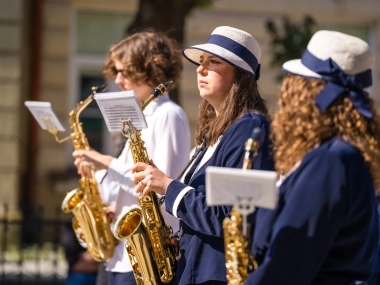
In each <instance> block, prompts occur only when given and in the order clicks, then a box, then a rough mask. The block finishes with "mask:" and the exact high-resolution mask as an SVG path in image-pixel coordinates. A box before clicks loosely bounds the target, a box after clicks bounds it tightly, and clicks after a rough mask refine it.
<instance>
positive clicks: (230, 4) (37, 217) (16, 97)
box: [0, 0, 380, 284]
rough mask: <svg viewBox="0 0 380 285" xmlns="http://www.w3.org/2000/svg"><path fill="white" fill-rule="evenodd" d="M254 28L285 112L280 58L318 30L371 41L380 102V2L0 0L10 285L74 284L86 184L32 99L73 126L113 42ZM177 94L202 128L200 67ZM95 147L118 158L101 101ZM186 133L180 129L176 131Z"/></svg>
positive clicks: (0, 218)
mask: <svg viewBox="0 0 380 285" xmlns="http://www.w3.org/2000/svg"><path fill="white" fill-rule="evenodd" d="M222 25H227V26H233V27H236V28H240V29H243V30H245V31H247V32H249V33H251V34H252V35H253V36H254V37H255V38H256V39H257V40H258V42H259V43H260V45H261V48H262V58H261V65H262V69H261V70H262V72H261V78H260V80H259V86H260V90H261V95H262V97H263V98H264V99H265V100H266V101H268V103H269V105H270V107H271V112H273V111H274V110H275V109H276V103H277V95H278V92H279V86H280V80H281V65H282V63H283V62H284V61H286V60H288V59H293V58H298V57H299V56H300V55H301V54H302V51H303V50H304V48H305V47H306V45H307V42H308V41H309V39H310V37H311V35H312V34H313V33H314V32H315V31H316V30H319V29H329V30H337V31H342V32H345V33H348V34H351V35H354V36H358V37H360V38H362V39H363V40H365V41H367V42H368V43H369V45H370V47H371V49H372V50H373V51H374V53H375V54H376V57H377V61H376V64H375V66H374V71H373V81H374V84H373V87H372V88H371V89H370V93H371V96H372V97H373V98H374V100H375V102H376V104H377V106H379V103H380V0H361V1H357V0H319V1H312V0H234V1H232V0H0V283H1V284H63V280H64V278H65V276H66V271H67V264H66V260H65V257H64V254H63V250H62V247H61V245H60V244H61V237H62V230H63V227H64V223H65V222H66V221H68V220H70V219H71V214H63V213H61V210H60V205H61V203H62V200H63V198H64V196H65V194H66V193H67V192H68V191H70V190H72V189H74V188H76V187H78V185H79V184H78V179H79V177H78V175H77V174H76V171H75V170H74V169H73V158H72V156H71V153H72V151H73V147H72V144H71V143H70V141H68V142H66V143H62V144H58V143H57V142H56V141H55V140H54V138H53V137H52V135H51V134H49V133H48V132H46V131H43V130H41V128H40V127H39V126H38V124H37V123H36V121H35V120H34V118H33V117H32V116H31V114H30V113H29V111H28V109H27V108H26V107H25V106H24V102H25V101H27V100H30V101H48V102H51V104H52V106H53V109H54V111H55V112H56V114H57V115H58V117H59V119H60V120H61V122H62V124H63V125H64V126H65V127H66V129H67V130H68V131H67V132H66V133H64V134H60V137H64V136H67V135H69V133H70V132H69V130H70V128H69V124H68V113H69V112H70V111H71V110H72V109H73V107H74V106H75V105H76V104H77V103H78V102H79V101H80V100H82V99H84V98H86V97H87V96H88V95H89V94H90V93H91V87H92V86H94V85H100V84H103V83H106V84H108V85H109V86H110V87H109V89H108V91H112V90H116V89H115V88H116V87H115V86H114V85H113V83H112V82H107V80H106V79H105V78H104V77H103V76H102V72H101V70H102V65H103V62H104V60H105V55H106V51H107V50H108V48H109V47H110V45H111V44H113V43H115V42H117V41H118V40H120V39H122V38H123V37H124V36H125V34H126V33H127V32H128V31H132V30H134V29H136V28H143V27H150V26H153V27H156V28H157V29H159V30H162V31H165V32H168V33H169V34H170V35H171V36H172V37H174V38H175V39H177V41H178V42H179V43H180V46H181V47H184V46H188V45H192V44H199V43H204V42H205V41H206V40H207V38H208V37H209V35H210V34H211V32H212V31H213V30H214V28H216V27H217V26H222ZM184 64H185V68H184V72H183V76H182V79H181V82H179V84H178V86H179V87H178V89H177V90H176V92H174V93H173V94H171V96H172V99H174V100H175V101H176V102H177V103H178V104H180V105H181V106H182V107H183V108H184V110H185V111H186V113H187V116H188V118H189V120H190V123H191V128H192V132H193V133H194V131H195V128H196V118H197V112H198V104H199V102H200V97H199V95H198V89H197V84H196V73H195V68H194V65H191V64H190V63H189V62H187V61H184ZM81 121H82V122H83V128H84V131H85V133H86V135H87V137H88V139H89V142H90V145H91V146H92V147H93V148H95V149H97V150H99V151H101V152H105V153H109V154H112V153H113V147H112V140H111V136H110V133H109V132H108V131H107V129H106V127H105V124H104V120H103V118H102V116H101V114H100V112H99V110H98V108H97V105H96V103H95V104H93V105H90V106H89V107H88V108H87V109H86V110H85V111H84V112H83V113H82V116H81ZM173 135H176V134H173Z"/></svg>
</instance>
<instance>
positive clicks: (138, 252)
mask: <svg viewBox="0 0 380 285" xmlns="http://www.w3.org/2000/svg"><path fill="white" fill-rule="evenodd" d="M113 234H114V236H115V237H116V238H117V239H119V240H121V239H126V241H125V244H124V247H125V250H126V251H127V253H128V256H129V259H130V261H131V266H132V269H133V274H134V276H135V280H136V283H137V284H138V285H144V284H148V285H154V284H160V278H159V275H160V274H159V272H158V270H157V266H156V265H155V261H154V256H153V254H152V253H153V249H152V244H151V243H150V240H149V236H148V233H147V229H146V227H145V225H144V222H143V216H142V212H141V209H140V208H139V207H137V206H136V207H130V208H129V209H128V211H127V212H125V213H124V214H122V215H120V217H119V218H118V219H117V220H116V222H115V227H114V229H113ZM142 261H143V263H142Z"/></svg>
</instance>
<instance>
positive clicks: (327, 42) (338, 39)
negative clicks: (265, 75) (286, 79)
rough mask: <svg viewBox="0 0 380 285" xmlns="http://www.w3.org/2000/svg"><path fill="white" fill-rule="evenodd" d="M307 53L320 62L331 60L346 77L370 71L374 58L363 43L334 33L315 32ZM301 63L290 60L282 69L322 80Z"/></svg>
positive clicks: (351, 37)
mask: <svg viewBox="0 0 380 285" xmlns="http://www.w3.org/2000/svg"><path fill="white" fill-rule="evenodd" d="M307 51H308V52H309V53H311V54H312V55H314V56H315V57H316V58H318V59H320V60H326V59H329V58H331V59H332V60H333V61H334V62H335V63H336V64H337V65H338V66H339V67H340V69H341V70H342V71H343V72H344V73H345V74H348V75H355V74H358V73H361V72H363V71H366V70H368V69H371V67H372V65H373V63H374V56H373V54H372V53H371V51H370V50H369V47H368V44H367V43H366V42H365V41H363V40H362V39H359V38H357V37H354V36H350V35H347V34H344V33H340V32H336V31H325V30H322V31H318V32H316V33H315V34H314V35H313V37H312V38H311V39H310V41H309V44H308V45H307ZM302 61H303V60H302V59H294V60H290V61H287V62H285V63H284V65H283V66H282V67H283V69H284V70H285V71H288V72H290V73H293V74H298V75H301V76H305V77H314V78H323V74H319V73H318V72H315V71H313V70H312V69H310V68H308V67H306V66H305V65H304V64H303V63H302Z"/></svg>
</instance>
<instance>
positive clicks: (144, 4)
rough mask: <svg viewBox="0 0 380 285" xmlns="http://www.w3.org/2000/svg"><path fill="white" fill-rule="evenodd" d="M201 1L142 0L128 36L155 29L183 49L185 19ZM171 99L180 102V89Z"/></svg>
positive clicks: (173, 93)
mask: <svg viewBox="0 0 380 285" xmlns="http://www.w3.org/2000/svg"><path fill="white" fill-rule="evenodd" d="M198 2H199V0H140V2H139V8H138V12H137V14H136V16H135V18H134V20H133V22H132V23H131V24H130V26H129V27H128V28H127V30H126V34H131V33H133V32H136V31H139V30H143V29H145V28H151V27H153V28H155V29H156V30H158V31H161V32H165V33H167V34H168V35H169V36H170V37H172V38H174V39H175V40H177V41H178V43H179V45H180V47H183V40H184V29H185V19H186V17H187V15H188V14H189V13H190V11H191V10H192V9H193V8H195V7H196V6H197V4H198ZM170 97H171V99H172V100H173V101H174V102H176V103H178V104H179V103H180V102H179V94H178V89H177V88H176V89H175V90H172V91H171V92H170Z"/></svg>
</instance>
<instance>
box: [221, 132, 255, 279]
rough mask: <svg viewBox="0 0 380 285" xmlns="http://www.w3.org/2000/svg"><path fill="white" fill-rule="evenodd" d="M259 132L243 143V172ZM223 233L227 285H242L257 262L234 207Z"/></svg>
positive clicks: (253, 153) (251, 155) (224, 222)
mask: <svg viewBox="0 0 380 285" xmlns="http://www.w3.org/2000/svg"><path fill="white" fill-rule="evenodd" d="M260 132H261V130H260V128H255V129H254V130H253V131H252V135H251V137H250V138H249V139H248V140H247V141H246V143H245V157H244V161H243V168H242V169H243V170H247V169H251V167H252V163H253V158H254V156H255V155H256V154H257V151H258V149H259V141H258V138H259V135H260ZM223 231H224V245H225V247H224V248H225V255H226V269H227V280H228V285H243V284H244V282H245V279H246V278H247V276H248V275H249V273H250V272H252V271H253V270H255V269H257V262H256V260H255V259H254V257H253V256H252V254H251V251H250V247H249V235H248V234H244V233H243V216H242V215H241V213H240V212H239V210H238V209H237V208H236V207H233V208H232V210H231V212H230V218H225V219H224V221H223ZM248 232H249V231H248V230H247V233H248Z"/></svg>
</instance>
